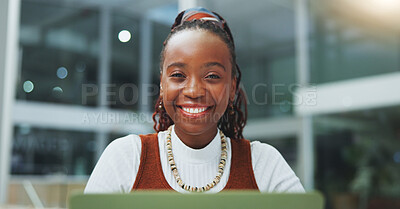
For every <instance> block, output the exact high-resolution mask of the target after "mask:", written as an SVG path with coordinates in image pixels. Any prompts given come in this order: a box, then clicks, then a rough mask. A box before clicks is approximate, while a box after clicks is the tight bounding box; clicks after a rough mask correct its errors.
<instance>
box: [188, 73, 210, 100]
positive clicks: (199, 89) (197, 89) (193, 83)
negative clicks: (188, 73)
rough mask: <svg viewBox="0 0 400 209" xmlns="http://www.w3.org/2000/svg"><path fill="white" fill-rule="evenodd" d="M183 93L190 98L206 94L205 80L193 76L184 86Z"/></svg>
mask: <svg viewBox="0 0 400 209" xmlns="http://www.w3.org/2000/svg"><path fill="white" fill-rule="evenodd" d="M182 93H183V94H184V95H185V96H187V97H189V98H193V99H195V98H199V97H202V96H204V95H205V93H206V90H205V88H204V85H203V82H201V80H199V79H197V78H191V79H189V81H188V82H187V83H186V85H185V87H184V88H183V91H182Z"/></svg>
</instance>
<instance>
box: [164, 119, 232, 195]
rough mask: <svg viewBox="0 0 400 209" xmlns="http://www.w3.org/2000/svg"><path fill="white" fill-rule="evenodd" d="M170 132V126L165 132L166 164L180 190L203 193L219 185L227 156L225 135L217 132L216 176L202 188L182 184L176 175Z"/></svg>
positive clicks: (177, 174)
mask: <svg viewBox="0 0 400 209" xmlns="http://www.w3.org/2000/svg"><path fill="white" fill-rule="evenodd" d="M171 132H172V126H170V127H169V128H168V132H167V145H166V147H167V153H168V162H169V165H170V167H171V171H172V173H173V174H174V177H175V180H176V182H177V183H178V185H179V186H180V187H182V189H184V190H186V191H189V192H205V191H208V190H210V189H211V188H213V187H214V186H215V185H217V184H218V183H219V181H220V180H221V176H222V174H223V173H224V168H225V164H226V159H227V156H228V152H227V151H226V150H227V148H226V138H225V135H224V134H223V133H222V131H221V130H219V135H220V136H221V160H220V162H219V165H218V174H217V176H215V178H214V180H213V181H212V182H211V183H208V184H207V185H206V186H203V187H193V186H189V185H187V184H185V183H183V181H182V179H181V177H180V176H179V173H178V168H177V167H176V164H175V161H174V155H173V154H172V142H171Z"/></svg>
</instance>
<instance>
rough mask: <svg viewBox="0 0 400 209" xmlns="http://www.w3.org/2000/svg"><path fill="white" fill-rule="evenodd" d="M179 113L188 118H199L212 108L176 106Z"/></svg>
mask: <svg viewBox="0 0 400 209" xmlns="http://www.w3.org/2000/svg"><path fill="white" fill-rule="evenodd" d="M178 107H179V109H180V110H181V112H182V113H183V114H184V115H186V116H189V117H199V116H202V115H204V114H206V113H207V112H208V110H210V109H211V108H212V107H213V106H201V107H190V106H186V107H185V106H178Z"/></svg>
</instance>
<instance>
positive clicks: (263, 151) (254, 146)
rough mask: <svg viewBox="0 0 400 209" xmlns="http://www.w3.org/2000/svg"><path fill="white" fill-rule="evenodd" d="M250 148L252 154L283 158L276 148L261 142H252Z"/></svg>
mask: <svg viewBox="0 0 400 209" xmlns="http://www.w3.org/2000/svg"><path fill="white" fill-rule="evenodd" d="M250 147H251V152H252V153H254V154H257V155H263V156H266V155H268V156H277V157H281V154H280V152H279V151H278V150H277V149H276V148H275V147H273V146H271V145H269V144H267V143H262V142H260V141H252V142H250Z"/></svg>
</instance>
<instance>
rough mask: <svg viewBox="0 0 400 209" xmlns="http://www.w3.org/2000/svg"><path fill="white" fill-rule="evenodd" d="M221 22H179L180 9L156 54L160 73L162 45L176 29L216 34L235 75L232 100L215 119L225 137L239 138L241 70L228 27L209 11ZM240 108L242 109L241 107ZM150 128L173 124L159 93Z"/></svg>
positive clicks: (242, 99)
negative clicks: (225, 49)
mask: <svg viewBox="0 0 400 209" xmlns="http://www.w3.org/2000/svg"><path fill="white" fill-rule="evenodd" d="M212 13H213V14H214V15H216V16H217V17H218V18H219V19H220V20H221V22H222V27H221V25H219V24H216V23H215V22H214V21H205V20H201V19H194V20H191V21H184V22H181V21H182V17H183V15H184V11H183V12H181V13H180V14H179V15H178V16H177V17H176V19H175V22H174V24H173V25H172V27H171V32H170V33H169V35H168V37H167V38H166V39H165V41H164V46H163V48H162V51H161V55H160V74H162V65H163V63H164V57H165V48H166V46H167V44H168V41H169V40H170V38H171V37H172V36H173V35H174V34H177V33H178V32H180V31H184V30H205V31H207V32H211V33H213V34H215V35H217V36H218V37H219V38H220V39H221V40H222V41H223V42H224V43H225V44H226V45H227V47H228V49H229V52H230V54H231V62H232V78H236V92H235V98H234V100H233V103H232V104H230V105H229V106H228V108H227V109H226V110H225V112H224V114H223V115H222V117H221V118H220V120H219V121H218V128H219V129H221V130H222V131H223V132H224V134H225V135H226V136H228V137H229V138H231V139H241V138H243V128H244V126H245V125H246V120H247V101H246V94H245V92H244V91H243V89H242V88H241V86H240V80H241V71H240V68H239V66H238V65H237V63H236V53H235V44H234V41H233V36H232V33H231V30H230V29H229V27H228V24H227V23H226V21H225V20H224V19H223V18H222V17H221V16H220V15H218V14H217V13H215V12H212ZM242 108H243V110H242ZM153 121H154V126H153V127H154V130H155V131H156V132H157V133H158V132H160V131H165V130H167V129H168V127H169V126H171V125H173V124H174V122H173V121H172V119H171V117H170V116H169V115H168V114H167V112H166V111H165V108H164V106H163V104H162V97H161V96H159V97H158V99H157V102H156V104H155V112H154V113H153Z"/></svg>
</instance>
